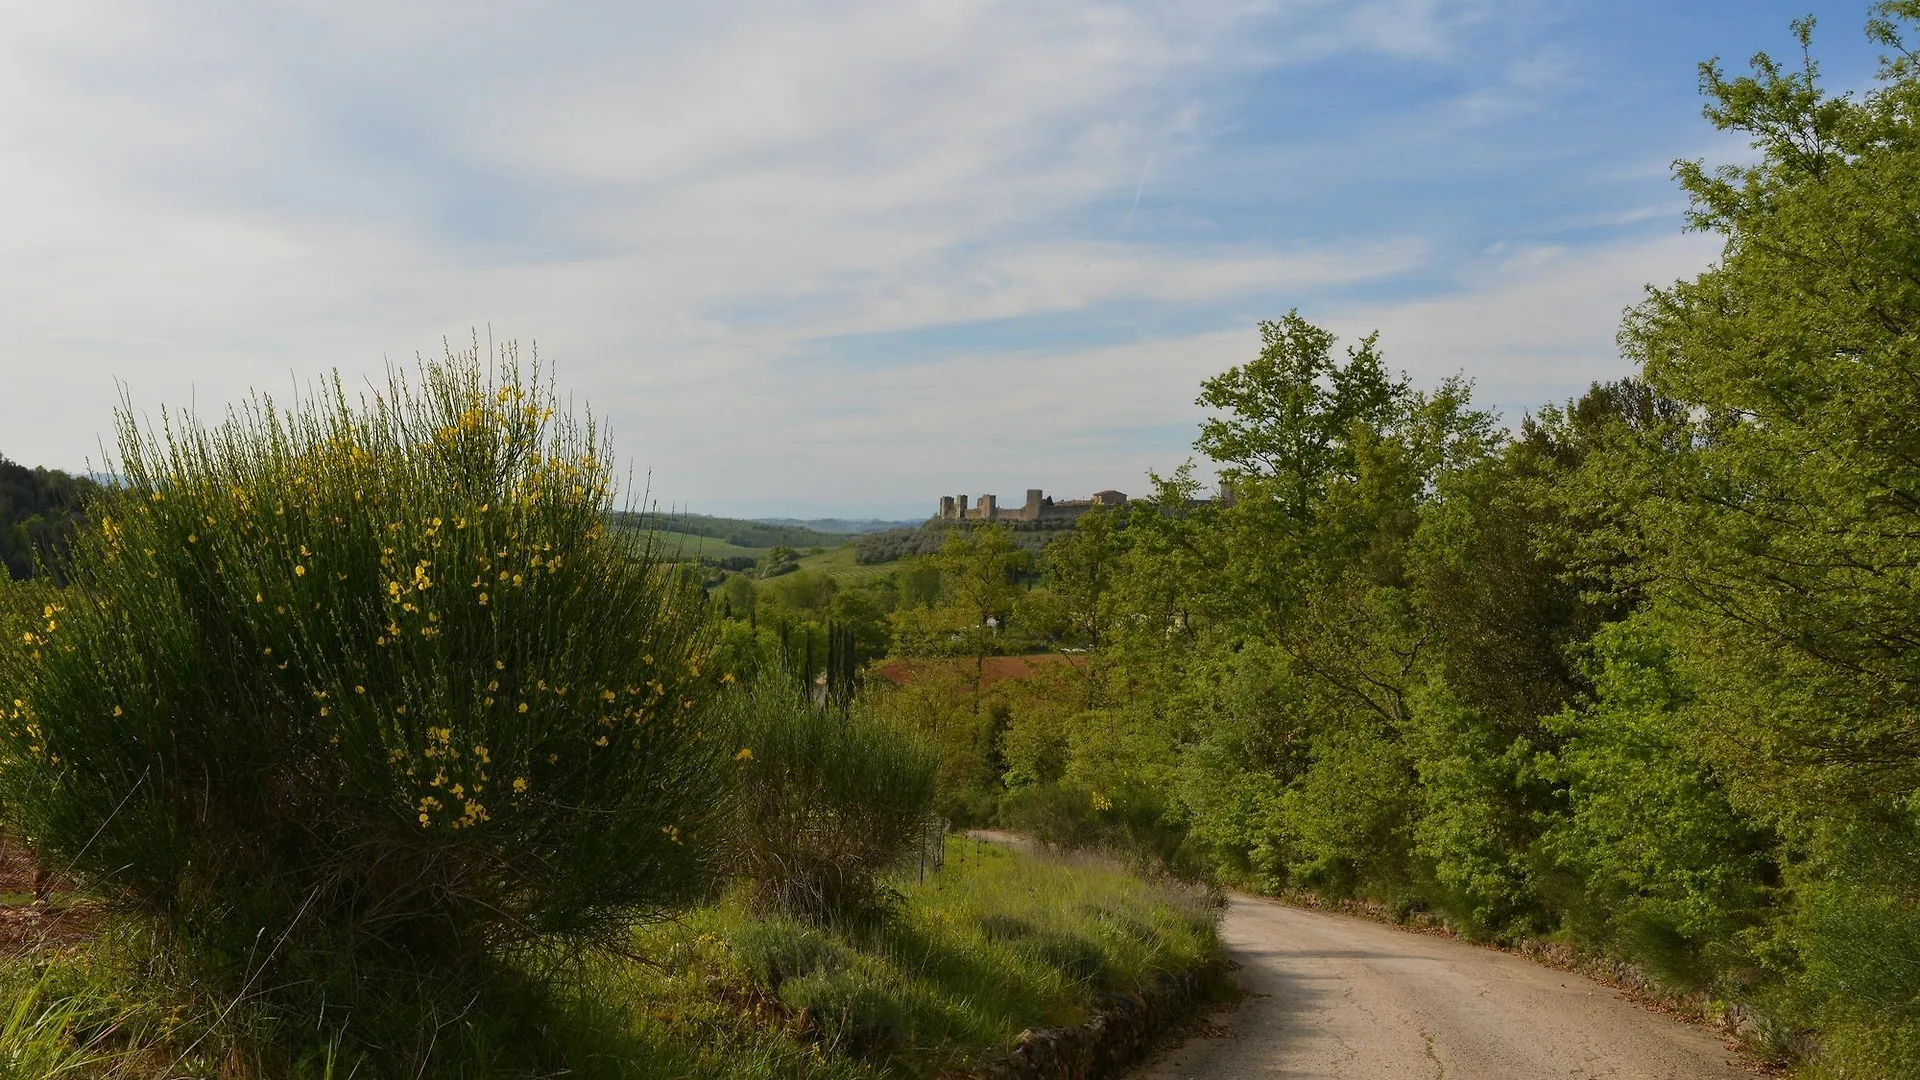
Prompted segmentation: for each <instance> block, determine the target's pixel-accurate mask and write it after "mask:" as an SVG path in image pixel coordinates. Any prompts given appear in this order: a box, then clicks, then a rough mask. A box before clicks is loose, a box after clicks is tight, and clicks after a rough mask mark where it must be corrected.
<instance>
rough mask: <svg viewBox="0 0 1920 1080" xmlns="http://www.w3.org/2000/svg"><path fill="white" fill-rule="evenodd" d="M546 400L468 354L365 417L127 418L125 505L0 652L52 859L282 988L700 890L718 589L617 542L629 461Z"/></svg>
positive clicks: (14, 782) (273, 412) (247, 410)
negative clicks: (707, 593)
mask: <svg viewBox="0 0 1920 1080" xmlns="http://www.w3.org/2000/svg"><path fill="white" fill-rule="evenodd" d="M552 402H553V398H552V395H551V392H550V391H548V390H544V389H542V388H541V386H540V384H539V382H538V370H537V367H536V368H535V369H534V373H533V376H532V378H531V380H528V379H523V377H522V375H521V372H520V368H519V364H518V361H517V357H515V356H514V355H513V354H511V353H506V354H503V356H502V357H501V363H500V366H499V368H498V370H497V373H496V374H493V375H491V376H490V375H489V374H488V373H487V371H486V364H485V362H484V361H483V358H482V357H481V356H480V355H479V353H478V351H477V350H475V351H474V352H468V353H463V354H457V355H456V354H451V353H450V354H449V355H448V357H447V359H446V360H445V361H444V362H440V363H433V364H428V365H424V366H423V368H422V370H421V372H420V375H419V378H418V380H417V381H416V382H415V383H413V384H409V383H407V381H406V380H405V379H404V378H403V377H400V376H396V377H394V379H393V380H392V381H391V383H390V386H389V388H388V390H387V391H386V392H385V393H384V394H380V395H377V396H374V397H372V398H371V399H363V400H362V401H361V402H360V403H359V404H357V405H356V404H353V403H350V402H349V401H348V400H347V398H346V396H345V393H344V391H343V390H342V389H341V387H340V386H339V384H338V381H337V380H336V382H335V384H334V385H333V386H332V387H331V388H330V389H329V390H328V391H327V392H325V393H323V394H321V395H319V396H317V397H315V398H313V399H311V400H307V401H303V402H301V403H300V404H298V405H297V406H296V407H294V408H293V409H291V410H281V409H279V408H277V407H276V406H275V405H274V404H273V403H272V402H271V401H269V400H267V399H265V398H259V397H256V398H255V399H254V400H253V401H252V402H251V403H250V404H248V405H247V406H245V407H243V408H240V409H238V410H236V411H235V412H233V413H231V414H230V416H229V418H228V420H227V421H226V422H225V423H223V424H221V425H219V426H217V427H207V426H204V425H202V424H200V423H199V422H197V421H195V420H192V419H191V418H184V417H180V416H165V417H164V418H163V421H162V424H161V427H160V428H159V430H158V431H156V430H154V429H153V428H151V427H146V426H142V425H140V424H139V423H138V422H136V420H135V419H134V418H133V416H132V415H131V413H130V412H123V413H122V414H121V416H120V420H119V460H118V461H117V462H115V463H113V465H112V468H113V469H114V471H116V472H117V473H118V474H120V475H121V476H123V477H124V478H125V482H124V485H123V486H122V487H120V488H118V489H115V490H112V491H110V492H107V493H104V494H103V495H102V496H101V498H100V501H99V503H98V504H97V505H96V506H94V507H92V508H91V510H90V515H89V516H90V517H91V519H92V520H93V521H94V522H95V523H96V524H95V525H94V526H93V527H92V528H90V529H89V530H88V533H87V534H86V535H85V536H84V537H82V538H80V539H79V540H78V541H77V542H76V545H75V550H74V554H73V562H72V573H71V585H70V587H69V588H66V589H64V590H61V591H60V592H59V593H58V594H47V595H46V596H44V597H42V598H41V599H42V600H43V601H44V602H43V603H41V604H40V605H39V610H38V611H37V612H35V613H34V614H35V619H34V622H33V623H32V624H31V625H30V626H29V627H28V628H26V629H24V630H20V632H19V633H18V634H17V635H15V636H14V638H13V639H12V642H11V643H12V646H13V647H12V648H9V649H7V650H5V651H4V653H0V704H4V706H5V708H4V711H3V712H0V718H3V719H4V723H0V756H4V757H5V759H6V762H5V766H6V767H5V768H4V769H0V787H3V788H4V797H5V805H7V806H8V807H9V809H10V811H11V812H12V813H14V814H15V815H17V818H18V821H19V824H20V825H21V826H22V827H23V831H24V832H25V833H26V834H27V836H28V837H29V838H30V840H31V843H32V844H33V845H34V846H35V847H36V848H37V849H38V850H39V852H40V853H41V855H42V857H43V858H46V859H48V860H50V861H52V862H54V863H58V864H60V865H62V866H69V865H70V866H71V867H72V869H73V872H74V874H75V875H76V877H77V879H78V880H79V881H80V883H81V884H82V886H83V887H84V888H85V889H86V890H88V891H90V892H92V893H94V894H96V895H98V896H100V897H102V898H104V899H106V900H108V901H111V902H114V903H116V904H118V905H120V906H122V907H124V908H128V909H132V910H134V911H136V912H138V913H142V914H145V915H148V916H151V917H153V918H155V919H156V920H157V921H158V924H159V925H160V926H161V927H162V928H163V929H164V931H165V932H166V933H167V934H168V935H169V937H170V939H171V940H172V941H173V942H175V943H176V944H183V945H187V946H189V947H190V948H189V949H188V951H189V952H190V953H191V954H192V955H193V956H194V957H196V958H197V959H198V960H199V961H201V962H202V963H204V964H205V965H206V970H208V971H210V972H212V973H214V974H216V975H218V976H221V977H223V978H225V979H226V980H227V981H228V983H229V984H239V985H240V986H241V987H243V988H245V989H246V990H247V991H248V992H249V993H250V994H253V995H256V996H257V995H259V994H261V993H263V992H266V993H268V994H269V996H274V995H280V996H286V995H298V994H301V993H303V992H305V993H325V992H326V989H325V986H326V984H327V983H329V981H338V980H346V981H350V982H352V983H354V984H364V983H365V982H366V981H367V980H370V979H371V980H376V981H377V979H378V977H379V976H380V975H382V974H383V973H396V974H400V975H403V976H405V977H407V978H411V977H412V975H413V974H418V973H431V972H444V971H450V970H455V969H461V968H465V967H468V966H470V965H472V964H473V963H475V962H479V961H481V960H483V959H484V958H486V957H488V956H490V955H498V954H499V953H500V952H501V951H502V950H511V949H513V948H515V947H518V946H528V945H532V944H534V943H537V942H539V941H541V940H543V939H547V938H550V937H552V936H556V935H557V936H559V937H561V938H564V939H567V940H572V941H576V942H602V941H610V940H613V939H614V938H616V937H618V936H621V935H624V934H625V933H626V932H627V928H628V927H629V926H630V925H631V923H632V921H633V920H634V919H636V918H640V917H646V916H651V915H656V914H658V913H660V912H662V911H663V910H665V909H668V908H671V907H673V906H675V905H678V904H680V903H681V902H683V901H685V900H687V899H688V898H690V897H693V896H695V895H697V894H698V893H699V891H700V890H702V889H703V888H705V887H706V882H707V875H706V873H705V872H704V865H705V863H704V860H703V857H702V853H701V850H700V847H699V843H698V841H700V840H701V839H702V838H703V831H702V827H703V825H704V824H705V823H706V822H707V820H708V814H709V812H710V810H711V808H712V807H713V804H714V801H715V795H716V792H717V791H718V790H719V789H720V788H721V787H722V784H721V771H720V770H721V769H722V766H723V763H722V761H721V760H720V759H719V756H718V754H717V753H716V751H717V750H718V746H719V744H718V740H716V739H715V738H713V734H714V732H713V731H712V729H711V722H710V719H709V715H708V713H707V711H706V704H705V703H706V701H707V699H708V695H707V694H706V693H704V692H703V691H702V689H701V687H702V686H703V685H705V684H707V683H711V682H712V678H711V676H709V677H708V678H707V679H705V680H703V679H702V677H701V675H700V670H699V668H700V663H701V655H702V650H703V649H704V648H705V645H706V642H705V637H704V630H703V625H704V623H703V621H702V619H701V616H700V612H699V608H698V596H697V593H695V592H692V591H689V590H688V589H687V588H686V586H685V585H684V584H683V583H681V582H680V581H678V580H677V579H676V578H674V577H673V576H672V575H670V574H668V573H665V572H663V569H662V566H663V564H662V563H661V561H660V560H659V559H658V558H657V554H656V552H655V551H654V550H653V549H652V548H651V547H650V546H648V542H647V541H646V539H645V535H646V534H633V533H629V532H627V531H625V530H609V529H608V527H607V524H606V519H607V515H608V512H609V511H610V510H611V505H610V502H611V495H610V481H609V476H608V473H607V467H608V466H607V462H606V457H605V446H604V445H603V444H602V443H599V442H597V441H596V438H595V434H594V428H593V426H592V424H591V422H590V421H589V422H588V423H586V424H584V425H581V424H576V423H575V422H573V421H572V420H571V419H568V418H564V417H562V418H556V417H555V416H554V413H553V405H552ZM16 629H18V628H17V627H16ZM409 973H412V974H409ZM228 989H229V990H231V989H232V986H231V985H229V986H228ZM336 992H337V991H336ZM357 1022H358V1021H356V1023H357Z"/></svg>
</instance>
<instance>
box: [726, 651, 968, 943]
mask: <svg viewBox="0 0 1920 1080" xmlns="http://www.w3.org/2000/svg"><path fill="white" fill-rule="evenodd" d="M726 714H727V719H728V723H727V727H726V729H725V730H726V732H727V737H728V738H729V739H730V740H732V741H731V743H730V744H729V746H730V748H732V753H733V759H734V764H733V768H734V780H733V792H734V796H733V800H732V802H733V817H732V819H731V820H730V821H729V822H728V823H727V825H726V828H725V830H724V840H723V843H724V850H725V865H726V868H727V871H728V873H729V874H730V875H732V876H734V877H737V878H739V879H740V880H742V881H743V882H745V883H746V886H747V888H748V890H749V891H750V894H751V896H752V898H753V900H754V902H755V904H756V905H757V906H759V907H761V908H763V909H766V910H774V911H783V912H787V913H790V914H794V915H799V916H803V917H807V918H831V917H837V916H842V915H857V914H861V913H864V912H868V911H871V910H872V909H873V908H874V906H875V905H876V904H879V903H880V902H881V901H882V900H883V899H884V889H885V887H886V885H885V878H886V875H887V874H888V873H889V872H891V871H892V870H894V869H896V868H897V867H899V866H900V865H901V864H902V862H903V861H904V860H905V859H906V858H907V856H908V855H909V854H911V853H912V852H914V851H916V850H917V849H918V847H919V845H920V844H922V843H924V842H925V841H926V838H927V830H928V825H929V821H930V817H931V810H932V807H933V796H934V775H935V770H936V767H937V766H936V759H935V756H934V754H933V753H932V752H931V750H930V749H928V748H927V747H926V746H924V745H923V744H922V743H920V742H919V741H918V740H917V739H915V738H913V737H912V736H910V735H908V734H907V733H906V732H905V731H903V730H901V729H899V728H897V727H895V726H893V725H889V724H884V723H881V722H879V721H878V720H876V719H874V718H873V717H872V716H870V715H869V714H867V713H865V712H862V711H855V712H853V713H851V714H843V713H841V712H839V711H836V710H832V709H827V708H822V707H820V706H818V705H816V704H814V703H813V702H812V701H810V700H808V698H807V697H806V696H803V695H802V694H801V693H800V692H798V691H797V690H796V680H795V679H794V678H793V676H792V675H791V674H789V673H787V672H786V671H785V670H784V669H781V668H780V667H779V666H778V665H774V666H770V667H769V668H768V669H767V670H765V671H764V672H763V673H762V674H761V676H760V677H758V678H756V679H754V680H753V681H752V682H750V683H748V684H745V685H743V686H742V687H741V688H740V689H738V690H736V691H735V692H734V693H733V694H732V695H731V696H730V697H729V699H728V700H727V702H726Z"/></svg>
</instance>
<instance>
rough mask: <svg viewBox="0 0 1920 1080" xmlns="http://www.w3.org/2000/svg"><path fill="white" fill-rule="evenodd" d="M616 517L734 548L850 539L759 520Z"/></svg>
mask: <svg viewBox="0 0 1920 1080" xmlns="http://www.w3.org/2000/svg"><path fill="white" fill-rule="evenodd" d="M614 516H615V518H616V519H617V520H619V521H620V522H621V524H624V525H629V526H636V525H639V524H640V523H642V522H644V523H645V524H646V525H647V526H648V527H650V528H654V529H659V530H660V531H661V532H670V533H679V534H680V535H682V536H704V537H706V538H708V539H710V540H724V541H726V542H727V543H729V544H732V545H733V546H735V547H744V548H770V547H790V548H814V547H838V546H839V545H840V544H842V543H844V542H845V541H846V539H847V538H846V537H845V536H841V535H837V534H835V533H829V532H821V531H819V530H817V529H808V528H803V527H801V526H798V525H767V524H763V523H761V522H758V521H744V520H741V519H740V518H724V517H710V516H708V515H706V514H632V513H620V514H616V515H614Z"/></svg>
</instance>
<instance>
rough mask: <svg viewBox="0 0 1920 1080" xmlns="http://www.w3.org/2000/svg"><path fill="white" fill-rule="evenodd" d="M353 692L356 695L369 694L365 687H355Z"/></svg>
mask: <svg viewBox="0 0 1920 1080" xmlns="http://www.w3.org/2000/svg"><path fill="white" fill-rule="evenodd" d="M353 692H354V693H356V694H364V693H366V692H367V688H366V687H364V686H355V687H354V688H353Z"/></svg>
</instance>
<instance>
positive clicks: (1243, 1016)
mask: <svg viewBox="0 0 1920 1080" xmlns="http://www.w3.org/2000/svg"><path fill="white" fill-rule="evenodd" d="M1221 931H1222V936H1223V937H1224V938H1225V940H1226V945H1227V955H1228V956H1229V957H1230V958H1231V959H1232V960H1234V961H1235V962H1237V963H1238V964H1239V967H1240V971H1239V972H1238V975H1237V978H1238V981H1239V983H1240V986H1241V989H1242V990H1243V991H1244V992H1245V993H1246V997H1245V999H1244V1000H1243V1001H1242V1003H1241V1004H1240V1005H1239V1006H1237V1007H1236V1008H1235V1009H1234V1011H1232V1012H1231V1013H1229V1014H1226V1015H1222V1016H1218V1017H1216V1018H1215V1023H1214V1024H1212V1025H1209V1030H1210V1032H1211V1033H1212V1034H1214V1035H1216V1036H1224V1037H1212V1038H1196V1039H1190V1040H1188V1041H1187V1042H1185V1043H1182V1044H1180V1045H1178V1046H1175V1047H1173V1048H1171V1049H1169V1050H1167V1051H1166V1052H1164V1053H1162V1054H1161V1055H1160V1056H1159V1057H1157V1058H1155V1059H1154V1060H1152V1061H1150V1062H1148V1063H1147V1064H1146V1065H1144V1066H1142V1067H1141V1068H1140V1069H1139V1070H1137V1071H1136V1072H1133V1073H1128V1074H1126V1075H1127V1076H1129V1077H1130V1078H1131V1080H1190V1078H1192V1080H1198V1078H1206V1080H1253V1078H1281V1077H1285V1078H1289V1080H1545V1078H1554V1080H1560V1078H1565V1080H1589V1078H1598V1077H1607V1078H1609V1080H1734V1078H1738V1077H1750V1076H1751V1075H1752V1074H1751V1073H1749V1072H1747V1071H1745V1070H1744V1069H1742V1068H1741V1067H1740V1066H1739V1065H1738V1064H1737V1063H1735V1062H1733V1061H1732V1060H1730V1058H1731V1053H1730V1051H1729V1048H1728V1047H1727V1046H1726V1045H1724V1044H1723V1043H1722V1042H1721V1040H1720V1039H1719V1038H1718V1037H1716V1036H1715V1035H1714V1034H1712V1033H1711V1032H1709V1031H1706V1030H1704V1029H1702V1028H1700V1027H1696V1026H1693V1025H1689V1024H1683V1023H1679V1022H1677V1021H1675V1020H1674V1019H1672V1018H1670V1017H1667V1016H1664V1015H1661V1014H1658V1013H1655V1012H1652V1011H1649V1010H1648V1009H1646V1008H1644V1007H1642V1006H1640V1005H1636V1004H1634V1003H1632V1002H1630V1001H1628V1000H1627V999H1626V998H1625V997H1624V995H1622V994H1620V993H1619V992H1617V991H1615V990H1612V989H1610V988H1608V987H1606V986H1603V985H1602V984H1600V983H1597V982H1594V981H1593V980H1591V979H1588V978H1586V977H1584V976H1581V975H1576V974H1573V973H1570V972H1566V971H1561V970H1558V969H1555V968H1551V967H1547V966H1545V965H1542V964H1539V963H1537V962H1535V961H1533V960H1529V959H1526V958H1524V957H1520V956H1515V955H1513V954H1510V953H1503V952H1499V951H1497V950H1493V949H1486V948H1481V947H1479V946H1476V945H1470V944H1467V943H1465V942H1461V941H1457V940H1454V939H1451V938H1446V937H1439V936H1435V935H1429V934H1417V933H1409V932H1407V931H1405V930H1401V929H1398V928H1396V927H1392V926H1386V925H1382V924H1380V923H1376V922H1372V921H1369V920H1366V919H1361V918H1357V917H1354V916H1349V915H1335V914H1329V913H1326V912H1321V911H1311V910H1307V909H1304V908H1298V907H1292V906H1289V905H1287V904H1284V903H1281V902H1279V901H1275V900H1265V899H1260V898H1257V897H1251V896H1243V895H1237V894H1236V895H1234V896H1232V898H1231V901H1230V903H1229V907H1228V911H1227V916H1226V920H1225V922H1224V924H1223V925H1222V928H1221Z"/></svg>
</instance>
